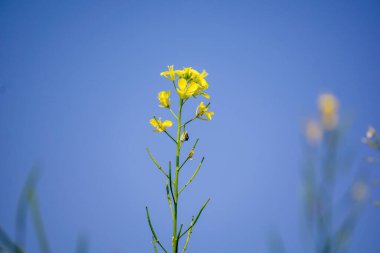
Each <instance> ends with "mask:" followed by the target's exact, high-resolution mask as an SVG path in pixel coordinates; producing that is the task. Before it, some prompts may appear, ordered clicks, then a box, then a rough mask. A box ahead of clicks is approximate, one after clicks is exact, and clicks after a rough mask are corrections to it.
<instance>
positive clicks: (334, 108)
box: [318, 94, 339, 130]
mask: <svg viewBox="0 0 380 253" xmlns="http://www.w3.org/2000/svg"><path fill="white" fill-rule="evenodd" d="M318 105H319V111H320V113H321V117H322V124H323V126H324V127H325V128H326V129H328V130H333V129H335V128H336V127H337V125H338V108H339V103H338V100H337V98H336V97H335V96H334V95H332V94H322V95H320V96H319V99H318Z"/></svg>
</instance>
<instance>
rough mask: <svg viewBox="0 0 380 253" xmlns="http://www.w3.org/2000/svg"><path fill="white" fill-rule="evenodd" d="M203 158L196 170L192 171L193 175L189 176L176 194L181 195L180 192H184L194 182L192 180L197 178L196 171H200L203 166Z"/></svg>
mask: <svg viewBox="0 0 380 253" xmlns="http://www.w3.org/2000/svg"><path fill="white" fill-rule="evenodd" d="M204 159H205V158H204V157H203V158H202V160H201V162H200V163H199V165H198V167H197V169H196V170H195V171H194V173H193V175H192V176H191V178H190V179H189V181H187V183H186V184H185V185H184V186H183V187H182V189H181V190H180V191H179V193H178V194H181V192H182V191H183V190H185V188H186V187H187V186H188V185H189V184H190V183H191V182H192V181H193V180H194V178H195V177H196V176H197V174H198V171H199V170H200V169H201V167H202V164H203V161H204Z"/></svg>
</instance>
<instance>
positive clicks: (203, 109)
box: [195, 102, 214, 120]
mask: <svg viewBox="0 0 380 253" xmlns="http://www.w3.org/2000/svg"><path fill="white" fill-rule="evenodd" d="M195 115H196V117H197V118H199V119H203V120H211V119H212V116H213V115H214V112H212V111H208V107H207V106H205V104H204V103H203V102H201V103H200V104H199V106H198V107H197V110H196V112H195ZM203 115H205V116H206V118H202V116H203Z"/></svg>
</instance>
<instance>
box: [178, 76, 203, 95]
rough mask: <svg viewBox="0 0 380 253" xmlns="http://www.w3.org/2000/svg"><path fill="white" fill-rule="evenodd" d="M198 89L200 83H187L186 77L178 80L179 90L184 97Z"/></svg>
mask: <svg viewBox="0 0 380 253" xmlns="http://www.w3.org/2000/svg"><path fill="white" fill-rule="evenodd" d="M197 90H198V84H197V83H195V82H190V83H187V81H186V80H185V79H184V78H181V79H179V80H178V89H177V92H178V94H179V96H180V98H182V99H186V98H189V97H191V96H193V95H194V94H195V92H196V91H197Z"/></svg>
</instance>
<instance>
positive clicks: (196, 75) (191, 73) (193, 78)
mask: <svg viewBox="0 0 380 253" xmlns="http://www.w3.org/2000/svg"><path fill="white" fill-rule="evenodd" d="M160 75H161V76H163V77H165V78H166V79H168V80H170V81H172V82H173V84H174V88H175V91H176V92H177V94H178V96H179V98H180V101H181V103H182V102H184V101H186V100H187V99H189V98H190V97H194V98H196V97H197V96H199V95H201V96H203V97H205V98H207V99H210V96H209V95H208V94H207V93H206V92H205V90H207V89H208V87H209V84H208V82H207V80H206V77H207V76H208V73H207V72H206V71H205V70H203V71H202V72H199V71H197V70H195V69H193V68H191V67H186V68H183V69H179V70H175V69H174V66H173V65H171V66H168V70H167V71H164V72H161V74H160ZM170 95H171V92H170V90H168V91H160V92H159V93H158V96H157V98H158V101H159V106H160V107H162V108H168V109H170V111H171V112H172V113H173V111H172V110H171V108H170V106H171V101H170ZM209 105H210V104H207V105H205V104H204V103H203V102H201V103H200V104H199V106H198V107H197V109H196V112H195V117H194V118H193V120H194V119H197V118H198V119H202V120H211V119H212V116H213V115H214V112H212V111H209V110H208V109H209V108H208V107H209ZM173 115H175V114H174V113H173ZM203 116H204V117H203ZM150 124H151V125H152V126H153V127H155V128H156V130H155V131H157V132H163V131H166V128H167V127H171V126H172V125H173V123H172V122H171V121H170V120H165V121H164V122H162V121H161V119H158V120H157V119H156V118H153V119H151V120H150Z"/></svg>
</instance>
